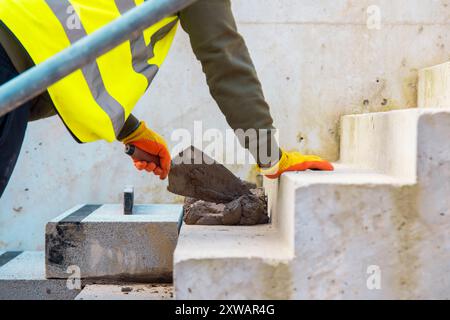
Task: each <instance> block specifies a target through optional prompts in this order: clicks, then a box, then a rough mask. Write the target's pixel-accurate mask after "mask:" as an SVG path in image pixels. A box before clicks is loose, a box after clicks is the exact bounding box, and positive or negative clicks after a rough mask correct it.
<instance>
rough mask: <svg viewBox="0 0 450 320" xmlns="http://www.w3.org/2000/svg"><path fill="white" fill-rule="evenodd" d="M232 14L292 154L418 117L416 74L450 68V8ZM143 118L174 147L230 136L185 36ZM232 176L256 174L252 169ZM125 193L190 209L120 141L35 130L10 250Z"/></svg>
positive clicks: (334, 1)
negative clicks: (366, 124) (190, 137)
mask: <svg viewBox="0 0 450 320" xmlns="http://www.w3.org/2000/svg"><path fill="white" fill-rule="evenodd" d="M373 5H375V7H371V6H373ZM233 7H234V9H235V12H236V17H237V20H238V24H239V28H240V30H241V32H242V34H243V35H244V36H245V38H246V40H247V43H248V46H249V48H250V51H251V54H252V56H253V58H254V62H255V64H256V66H257V69H258V73H259V75H260V78H261V81H262V83H263V87H264V90H265V95H266V97H267V100H268V101H269V103H270V105H271V107H272V110H273V111H272V112H273V117H274V119H275V124H276V125H277V126H278V127H280V128H281V135H280V138H281V142H282V145H283V146H284V147H286V148H288V149H291V148H296V149H300V150H302V151H304V152H311V153H317V154H320V155H322V156H324V157H327V158H329V159H331V160H335V159H336V158H337V157H338V153H339V150H338V140H339V137H338V132H339V130H338V121H339V118H340V116H342V115H345V114H351V113H363V112H369V111H378V110H391V109H398V108H407V107H415V106H416V100H417V95H416V92H417V90H416V83H417V70H418V69H419V68H423V67H426V66H430V65H434V64H438V63H442V62H445V61H447V60H449V59H450V33H449V32H448V28H449V25H450V22H449V21H450V0H426V1H424V0H373V1H366V0H277V1H273V0H245V1H244V0H240V1H239V0H236V1H233ZM368 9H369V10H368ZM368 12H369V13H368ZM378 16H379V17H380V19H381V23H380V24H379V25H378V24H377V17H378ZM378 27H379V28H378ZM136 110H137V112H136V113H137V114H138V115H139V116H141V117H142V119H145V120H147V121H148V123H149V124H150V126H151V127H152V128H154V129H155V130H156V131H158V132H160V133H162V134H163V135H165V136H166V137H167V138H170V134H171V131H172V129H174V128H187V129H189V130H192V128H193V121H194V120H202V121H203V126H204V127H206V128H208V127H215V128H220V129H225V128H227V125H226V122H225V120H224V117H223V116H222V115H221V113H220V111H219V109H218V108H217V107H216V105H215V103H214V102H213V100H212V99H211V98H210V96H209V93H208V88H207V86H206V84H205V81H204V77H203V75H202V72H201V68H200V65H199V63H198V62H197V61H196V60H195V58H194V56H193V54H192V52H191V49H190V46H189V43H188V40H187V37H186V35H185V34H184V33H183V31H180V32H179V33H178V35H177V38H176V42H175V45H174V48H173V50H172V51H171V53H170V56H169V58H168V60H167V62H166V64H165V65H164V68H163V70H161V72H160V74H159V75H158V77H157V79H156V81H155V82H154V83H153V85H152V87H151V89H150V92H149V93H148V95H147V96H146V97H145V98H144V99H143V101H142V103H141V105H140V106H138V107H137V109H136ZM171 145H172V146H173V145H174V143H173V142H171ZM233 170H234V171H235V172H236V173H238V174H239V175H240V176H242V177H244V178H246V177H247V176H248V175H249V174H250V168H249V167H248V166H234V167H233ZM126 184H134V185H135V186H136V192H137V201H138V202H176V201H179V200H180V199H179V198H177V197H175V196H172V195H170V194H169V193H168V192H167V191H165V187H166V183H165V182H160V181H158V180H156V179H154V178H153V177H151V176H148V175H146V174H141V173H138V172H137V171H135V170H134V169H133V167H132V165H131V163H130V161H129V160H128V159H127V157H126V156H125V155H123V153H122V147H121V145H120V144H119V143H114V144H111V145H108V144H106V143H103V142H99V143H94V144H90V145H78V144H77V143H75V142H74V141H73V140H72V139H71V137H70V135H69V134H67V132H66V131H65V129H64V127H63V126H62V124H61V122H60V121H59V120H58V119H57V118H54V119H49V120H45V121H40V122H36V123H33V124H31V125H30V127H29V130H28V132H27V136H26V141H25V145H24V147H23V150H22V154H21V156H20V160H19V163H18V165H17V167H16V171H15V172H14V175H13V177H12V181H11V183H10V184H9V186H8V188H7V190H6V192H5V194H4V195H3V197H2V199H0V250H1V249H26V250H40V249H43V245H44V225H45V222H46V221H48V220H49V219H51V218H54V217H55V216H57V215H58V214H60V213H61V212H63V211H64V210H66V209H68V208H70V207H72V206H73V205H75V204H78V203H88V202H91V203H114V202H118V201H120V199H121V192H122V190H123V187H124V185H126Z"/></svg>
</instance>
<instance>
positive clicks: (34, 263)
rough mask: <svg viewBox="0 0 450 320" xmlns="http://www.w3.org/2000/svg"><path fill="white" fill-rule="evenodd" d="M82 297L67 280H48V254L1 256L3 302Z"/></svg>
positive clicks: (0, 283) (1, 254) (0, 274)
mask: <svg viewBox="0 0 450 320" xmlns="http://www.w3.org/2000/svg"><path fill="white" fill-rule="evenodd" d="M70 288H72V287H70ZM79 293H80V290H79V289H69V287H68V286H67V281H66V280H55V279H52V280H48V279H46V278H45V257H44V252H38V251H25V252H20V251H19V252H0V300H72V299H74V298H75V297H76V296H77V295H78V294H79Z"/></svg>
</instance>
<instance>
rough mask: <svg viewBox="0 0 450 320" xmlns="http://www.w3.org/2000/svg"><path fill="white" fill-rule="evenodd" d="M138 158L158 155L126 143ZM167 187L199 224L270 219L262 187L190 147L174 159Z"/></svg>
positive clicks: (190, 220) (189, 221) (189, 220)
mask: <svg viewBox="0 0 450 320" xmlns="http://www.w3.org/2000/svg"><path fill="white" fill-rule="evenodd" d="M126 153H127V154H128V155H130V156H131V157H132V158H133V159H135V160H140V161H147V162H154V163H155V164H157V165H159V158H158V157H155V156H153V155H150V154H148V153H146V152H145V151H142V150H140V149H139V148H137V147H135V146H132V145H127V148H126ZM167 190H168V191H170V192H172V193H175V194H178V195H181V196H184V197H186V198H185V203H184V221H185V223H186V224H197V225H256V224H265V223H268V222H269V217H268V214H267V199H266V196H265V194H264V190H263V189H262V188H257V187H256V185H254V184H251V183H249V182H246V181H242V180H241V179H239V178H238V177H236V176H235V175H234V174H233V173H232V172H231V171H230V170H228V169H227V168H225V166H223V165H222V164H220V163H218V162H216V161H215V160H214V159H212V158H211V157H209V156H207V155H206V154H205V153H203V152H202V151H200V150H198V149H197V148H195V147H194V146H191V147H189V148H187V149H185V150H184V151H182V152H181V153H180V154H178V155H177V156H176V157H175V158H174V159H173V161H172V166H171V170H170V173H169V185H168V187H167Z"/></svg>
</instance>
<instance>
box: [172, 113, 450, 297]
mask: <svg viewBox="0 0 450 320" xmlns="http://www.w3.org/2000/svg"><path fill="white" fill-rule="evenodd" d="M342 130H343V132H342V134H343V135H342V148H341V152H342V155H343V159H341V162H340V163H337V164H336V171H334V172H313V171H311V172H299V173H286V174H284V175H283V176H282V177H281V179H280V180H279V181H278V182H274V181H268V180H266V181H265V186H266V190H267V192H268V198H269V208H270V213H271V217H272V224H271V226H265V227H258V228H255V229H253V230H252V229H249V231H247V230H246V229H241V228H239V227H231V228H224V229H221V230H222V231H223V232H222V234H220V233H219V230H212V229H210V228H208V227H197V228H191V227H186V226H183V227H182V230H181V237H180V241H179V243H178V246H177V249H176V251H175V283H174V285H175V293H176V297H177V298H183V299H197V298H204V297H208V298H211V299H214V298H216V299H224V298H234V299H269V298H291V299H394V298H395V299H411V298H419V299H435V298H437V299H445V298H450V283H449V279H448V277H447V274H448V272H449V271H450V265H449V264H448V261H449V260H450V250H449V249H450V233H449V232H448V230H449V228H450V197H449V194H450V111H446V110H434V109H424V110H417V109H414V110H403V111H394V112H387V113H378V114H366V115H358V116H347V117H344V119H343V125H342ZM396 146H397V148H396ZM371 157H372V158H375V159H372V158H371ZM248 233H249V234H250V235H251V236H247V237H246V236H245V235H246V234H248ZM218 234H220V236H219V235H218ZM256 235H258V236H256ZM236 241H238V243H239V245H237V244H236ZM194 244H195V245H194ZM215 244H217V246H215ZM194 247H195V248H194ZM222 248H224V249H223V250H222ZM378 284H380V286H378Z"/></svg>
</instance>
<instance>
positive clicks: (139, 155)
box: [125, 144, 161, 167]
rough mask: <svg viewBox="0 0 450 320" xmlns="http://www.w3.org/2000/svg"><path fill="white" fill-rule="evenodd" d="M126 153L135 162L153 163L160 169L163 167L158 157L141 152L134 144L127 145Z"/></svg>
mask: <svg viewBox="0 0 450 320" xmlns="http://www.w3.org/2000/svg"><path fill="white" fill-rule="evenodd" d="M125 153H126V154H127V155H129V156H130V157H131V158H133V160H138V161H146V162H153V163H154V164H156V166H158V167H160V166H161V164H160V162H159V157H158V156H154V155H152V154H150V153H147V152H145V151H144V150H141V149H139V148H138V147H136V146H133V145H132V144H127V145H126V146H125Z"/></svg>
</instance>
